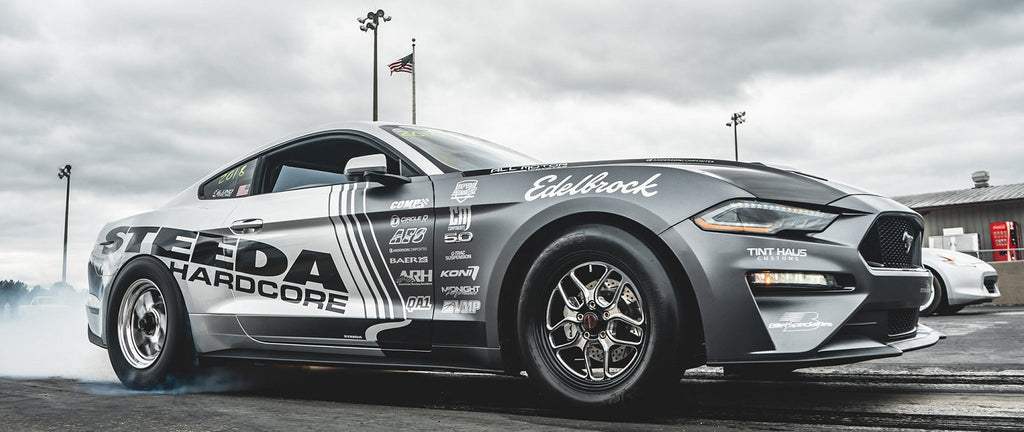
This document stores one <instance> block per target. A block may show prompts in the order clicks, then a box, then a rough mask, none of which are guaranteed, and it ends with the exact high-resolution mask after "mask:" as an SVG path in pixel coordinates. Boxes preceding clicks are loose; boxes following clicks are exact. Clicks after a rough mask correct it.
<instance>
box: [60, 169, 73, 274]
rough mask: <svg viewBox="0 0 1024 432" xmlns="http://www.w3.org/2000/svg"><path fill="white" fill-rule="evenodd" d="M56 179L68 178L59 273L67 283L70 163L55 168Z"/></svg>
mask: <svg viewBox="0 0 1024 432" xmlns="http://www.w3.org/2000/svg"><path fill="white" fill-rule="evenodd" d="M57 178H58V179H64V178H66V179H68V189H67V192H66V193H65V194H64V267H63V270H62V271H61V273H60V281H61V283H62V284H64V285H67V283H68V210H70V209H71V164H68V165H64V168H58V169H57Z"/></svg>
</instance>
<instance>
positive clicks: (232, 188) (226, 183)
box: [201, 158, 256, 199]
mask: <svg viewBox="0 0 1024 432" xmlns="http://www.w3.org/2000/svg"><path fill="white" fill-rule="evenodd" d="M255 173H256V159H255V158H253V159H250V160H248V161H245V162H242V163H240V164H238V165H236V166H235V167H234V168H231V169H229V170H227V171H224V172H223V173H221V175H219V176H217V177H216V178H214V179H213V180H210V181H208V182H206V184H204V185H203V187H202V188H201V189H202V198H203V199H224V198H235V197H242V196H246V195H249V194H251V193H252V188H253V184H252V179H253V178H254V175H255Z"/></svg>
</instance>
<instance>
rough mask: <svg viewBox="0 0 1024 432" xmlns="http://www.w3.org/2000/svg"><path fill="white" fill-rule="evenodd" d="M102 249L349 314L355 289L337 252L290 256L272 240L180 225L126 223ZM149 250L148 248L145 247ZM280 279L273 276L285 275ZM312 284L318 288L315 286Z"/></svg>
mask: <svg viewBox="0 0 1024 432" xmlns="http://www.w3.org/2000/svg"><path fill="white" fill-rule="evenodd" d="M106 241H107V242H109V244H107V245H106V246H104V247H103V250H102V253H104V254H110V253H113V252H116V251H118V250H120V249H121V248H122V247H123V248H124V252H126V253H149V254H152V255H155V256H158V257H163V258H167V259H168V264H167V267H168V268H169V269H170V270H171V274H172V275H174V276H175V277H177V278H180V279H181V280H183V281H186V282H190V283H196V282H199V283H202V284H204V285H207V286H210V287H213V288H221V289H228V290H234V291H237V292H243V293H248V294H253V295H259V296H262V297H266V298H269V299H276V300H279V301H283V302H288V303H293V304H299V305H302V306H306V307H311V308H316V309H320V310H325V311H330V312H334V313H338V314H344V313H345V305H346V304H347V303H348V299H349V293H348V290H347V289H346V288H345V284H344V283H342V281H341V275H340V274H339V273H338V267H337V266H336V265H335V263H334V258H332V257H331V254H329V253H325V252H318V251H312V250H307V249H303V250H302V251H300V252H299V253H298V255H297V256H296V257H295V259H293V260H289V259H288V256H287V255H285V253H284V252H282V251H281V250H280V249H278V248H276V247H274V246H271V245H269V244H266V243H262V242H258V241H252V240H242V239H239V238H236V237H231V236H222V235H216V234H211V233H206V232H198V231H188V230H182V229H176V228H166V227H151V226H137V227H127V226H121V227H117V228H114V229H112V230H110V231H109V232H107V235H106ZM144 249H147V250H144ZM282 277H283V282H281V283H278V282H275V281H274V280H271V279H269V278H282ZM311 284H312V286H310V285H311Z"/></svg>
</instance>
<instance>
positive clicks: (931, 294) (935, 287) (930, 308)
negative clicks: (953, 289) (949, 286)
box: [918, 270, 946, 316]
mask: <svg viewBox="0 0 1024 432" xmlns="http://www.w3.org/2000/svg"><path fill="white" fill-rule="evenodd" d="M930 271H931V273H932V281H931V283H930V284H929V285H928V293H927V294H926V295H925V298H924V301H922V302H921V308H920V310H919V313H918V315H920V316H929V315H931V314H933V313H935V311H936V310H938V309H939V306H941V305H942V304H943V303H944V301H945V298H946V289H945V286H944V285H943V283H942V278H940V277H939V275H938V273H935V270H930Z"/></svg>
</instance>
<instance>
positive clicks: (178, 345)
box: [106, 258, 195, 390]
mask: <svg viewBox="0 0 1024 432" xmlns="http://www.w3.org/2000/svg"><path fill="white" fill-rule="evenodd" d="M113 289H114V291H113V293H112V296H111V299H110V304H109V309H108V310H109V313H108V314H107V326H106V329H107V333H108V337H107V355H108V356H109V357H110V364H111V366H112V367H113V369H114V373H116V374H117V377H118V378H119V379H120V380H121V382H122V383H124V385H125V386H126V387H128V388H130V389H133V390H153V389H168V388H172V387H174V386H175V385H176V384H177V383H179V382H180V380H183V379H186V378H187V376H188V374H189V373H190V372H191V371H192V369H193V364H194V360H195V348H194V347H193V345H192V338H191V337H190V335H189V332H188V324H187V319H186V314H185V305H184V301H183V300H182V298H181V293H180V292H179V291H178V284H177V283H176V282H175V281H174V279H173V278H172V277H171V275H170V274H169V272H168V271H167V267H164V266H163V265H162V264H160V262H159V261H157V260H155V259H152V258H139V259H136V260H134V261H131V262H130V263H128V264H127V265H126V266H125V267H124V269H123V270H122V271H121V274H120V275H118V277H117V279H116V280H115V281H114V288H113Z"/></svg>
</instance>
